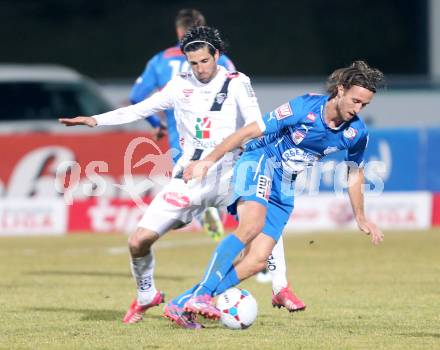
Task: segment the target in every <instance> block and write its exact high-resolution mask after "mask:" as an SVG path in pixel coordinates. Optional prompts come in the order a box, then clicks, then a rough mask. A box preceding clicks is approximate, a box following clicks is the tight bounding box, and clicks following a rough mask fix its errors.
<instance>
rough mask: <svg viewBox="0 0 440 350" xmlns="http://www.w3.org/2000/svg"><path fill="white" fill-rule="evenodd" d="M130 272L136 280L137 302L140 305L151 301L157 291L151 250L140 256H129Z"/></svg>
mask: <svg viewBox="0 0 440 350" xmlns="http://www.w3.org/2000/svg"><path fill="white" fill-rule="evenodd" d="M131 273H132V274H133V277H134V279H135V280H136V285H137V301H138V303H139V304H140V305H146V304H149V303H151V302H152V301H153V299H154V296H155V295H156V293H157V290H156V287H155V286H154V278H153V273H154V255H153V252H150V254H148V255H146V256H143V257H140V258H133V257H131Z"/></svg>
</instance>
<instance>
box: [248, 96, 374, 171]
mask: <svg viewBox="0 0 440 350" xmlns="http://www.w3.org/2000/svg"><path fill="white" fill-rule="evenodd" d="M327 100H328V96H324V95H316V94H307V95H304V96H300V97H297V98H295V99H293V100H291V101H289V102H288V103H285V104H284V105H282V106H280V107H278V108H277V109H275V110H274V111H272V112H270V113H266V114H265V115H264V116H263V123H264V125H261V127H262V129H263V128H264V132H263V136H262V137H260V138H258V139H256V140H253V141H251V142H249V143H248V144H247V146H246V150H253V149H257V148H261V147H264V152H265V153H266V155H268V156H270V157H274V159H276V160H277V161H280V162H281V165H282V168H283V169H285V170H290V171H291V172H293V173H298V172H300V171H302V170H304V168H306V167H309V166H312V165H313V163H315V162H316V161H318V160H319V159H321V158H322V157H323V156H325V155H328V154H330V153H334V152H338V151H345V152H346V157H345V160H346V161H351V162H354V163H356V164H357V165H358V166H363V160H364V151H365V148H366V146H367V142H368V132H367V129H366V126H365V124H364V122H363V121H362V120H361V119H360V118H359V116H355V117H354V118H353V119H352V120H350V121H349V122H345V123H343V124H341V125H340V126H339V127H338V128H336V129H332V128H329V127H328V125H327V124H326V122H325V121H324V115H323V111H324V109H325V104H326V103H327Z"/></svg>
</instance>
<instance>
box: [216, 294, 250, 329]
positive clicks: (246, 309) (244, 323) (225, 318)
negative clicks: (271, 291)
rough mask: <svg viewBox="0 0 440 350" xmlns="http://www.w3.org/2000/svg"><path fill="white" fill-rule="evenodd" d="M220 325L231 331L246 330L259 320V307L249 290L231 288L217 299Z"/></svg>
mask: <svg viewBox="0 0 440 350" xmlns="http://www.w3.org/2000/svg"><path fill="white" fill-rule="evenodd" d="M217 309H219V310H220V312H221V315H220V323H221V324H222V325H223V326H225V327H226V328H230V329H245V328H248V327H250V326H251V325H252V323H254V321H255V319H256V318H257V313H258V306H257V301H256V300H255V298H254V297H253V296H252V295H251V293H249V292H248V291H247V290H244V289H239V288H230V289H228V290H226V291H225V292H224V293H222V294H220V295H219V297H218V299H217Z"/></svg>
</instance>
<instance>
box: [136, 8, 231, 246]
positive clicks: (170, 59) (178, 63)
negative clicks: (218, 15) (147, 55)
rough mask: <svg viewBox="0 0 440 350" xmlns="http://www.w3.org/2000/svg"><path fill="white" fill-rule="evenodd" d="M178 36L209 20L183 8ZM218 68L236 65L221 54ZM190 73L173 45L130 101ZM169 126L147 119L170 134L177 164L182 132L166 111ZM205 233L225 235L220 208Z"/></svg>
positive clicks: (205, 220) (211, 213)
mask: <svg viewBox="0 0 440 350" xmlns="http://www.w3.org/2000/svg"><path fill="white" fill-rule="evenodd" d="M175 25H176V34H177V39H178V40H179V41H180V40H181V39H182V38H183V35H184V34H185V33H186V31H187V30H188V29H189V28H191V27H195V26H205V25H206V20H205V17H204V16H203V14H202V13H201V12H200V11H198V10H196V9H182V10H180V11H179V12H178V13H177V16H176V21H175ZM217 64H218V65H220V66H223V67H225V68H226V69H227V70H228V71H230V72H233V71H235V67H234V64H233V63H232V61H231V60H230V59H229V58H228V57H227V56H226V55H223V54H222V55H220V57H219V59H218V62H217ZM188 70H189V64H188V62H187V61H186V58H185V55H184V54H183V53H182V51H181V50H180V46H179V44H176V45H175V46H172V47H170V48H168V49H166V50H164V51H161V52H159V53H158V54H156V55H154V56H153V57H152V58H151V59H150V60H149V61H148V63H147V65H146V67H145V70H144V71H143V73H142V74H141V76H139V78H137V79H136V82H135V84H134V85H133V88H132V90H131V94H130V102H131V103H132V104H136V103H139V102H141V101H143V100H144V99H145V98H146V97H148V96H150V95H151V94H152V93H153V92H155V91H158V90H161V89H163V87H164V86H165V85H166V84H167V83H168V82H169V81H170V80H171V79H172V78H173V77H174V76H175V75H176V74H178V73H181V72H186V71H188ZM164 114H165V117H166V124H165V123H164V122H163V121H162V120H161V118H160V117H159V116H157V115H152V116H149V117H148V118H146V120H147V121H148V122H149V123H150V124H151V126H152V127H153V129H154V130H155V135H156V137H158V138H160V137H162V136H163V135H164V134H165V133H166V132H167V133H168V143H169V146H170V149H171V150H172V152H173V153H172V154H173V162H174V163H176V162H177V161H178V160H179V158H180V156H181V155H182V149H181V145H180V141H181V140H180V138H179V133H178V132H177V129H176V119H175V117H174V110H172V109H170V110H166V111H164ZM201 221H202V224H203V227H204V229H205V231H206V232H207V233H208V235H209V236H211V237H212V238H213V239H214V240H215V241H218V240H219V239H220V238H221V237H222V236H223V235H224V228H223V223H222V221H221V218H220V214H219V212H218V209H217V208H208V209H206V210H205V212H204V213H203V215H202V218H201Z"/></svg>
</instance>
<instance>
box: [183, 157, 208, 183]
mask: <svg viewBox="0 0 440 350" xmlns="http://www.w3.org/2000/svg"><path fill="white" fill-rule="evenodd" d="M213 164H214V162H211V161H209V160H196V161H195V162H192V163H190V164H189V165H188V167H186V169H185V170H184V171H183V180H184V181H185V182H188V181H189V180H192V179H200V180H202V179H203V178H204V177H206V174H207V173H208V170H209V168H210V167H211V166H212V165H213Z"/></svg>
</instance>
